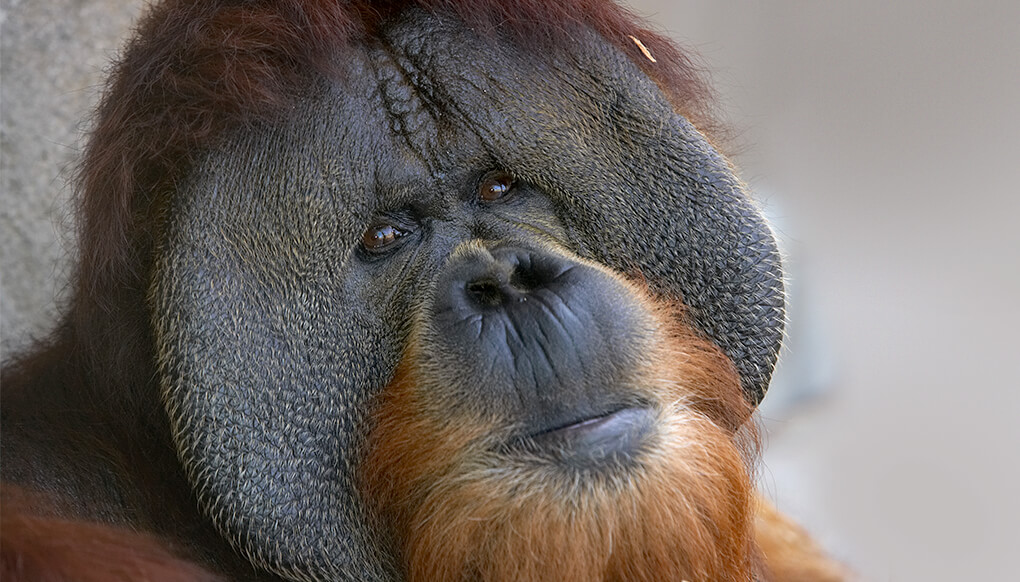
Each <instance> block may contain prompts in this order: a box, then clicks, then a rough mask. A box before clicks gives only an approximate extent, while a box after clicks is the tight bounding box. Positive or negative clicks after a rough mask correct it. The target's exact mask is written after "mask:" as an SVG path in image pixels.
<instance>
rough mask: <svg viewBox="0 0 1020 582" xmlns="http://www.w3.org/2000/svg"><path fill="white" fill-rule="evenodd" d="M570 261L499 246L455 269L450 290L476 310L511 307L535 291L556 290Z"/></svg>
mask: <svg viewBox="0 0 1020 582" xmlns="http://www.w3.org/2000/svg"><path fill="white" fill-rule="evenodd" d="M571 265H572V263H571V262H569V261H567V260H565V259H564V258H563V257H559V256H555V255H550V254H546V253H539V252H535V251H530V250H525V249H520V248H514V247H500V248H497V249H495V250H492V251H490V252H488V253H483V254H482V256H481V257H479V258H478V260H475V261H466V262H465V263H464V264H463V265H462V266H460V268H458V269H456V271H457V272H455V273H452V274H451V275H452V276H451V277H450V289H449V293H451V295H457V294H462V298H463V301H464V307H468V308H470V309H474V310H477V311H478V312H486V311H491V310H513V309H515V308H517V307H516V306H517V305H518V304H521V303H526V302H527V301H528V299H529V298H530V297H533V295H534V294H535V293H536V292H540V291H543V290H545V291H554V292H555V291H557V287H560V286H562V285H563V284H566V283H567V281H566V280H565V279H564V275H565V274H567V273H568V272H569V271H570V269H571ZM522 307H523V306H522Z"/></svg>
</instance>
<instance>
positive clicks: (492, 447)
mask: <svg viewBox="0 0 1020 582" xmlns="http://www.w3.org/2000/svg"><path fill="white" fill-rule="evenodd" d="M635 293H639V291H637V290H635ZM644 301H645V303H646V304H648V305H649V306H650V311H652V312H653V313H658V314H659V315H660V317H659V321H660V323H661V324H662V327H663V330H670V329H673V331H660V335H661V336H662V341H661V342H660V345H659V346H658V348H657V349H658V350H659V353H657V354H652V357H650V358H649V362H656V363H655V364H650V365H649V367H648V369H647V370H642V371H641V374H640V375H641V377H642V378H643V381H642V382H640V385H642V386H648V387H649V388H646V389H647V391H648V394H646V396H651V397H652V398H653V399H654V401H656V402H657V403H658V408H659V422H658V429H657V433H656V434H655V435H654V436H653V437H652V439H651V441H652V442H651V443H650V444H649V446H648V447H647V450H645V451H643V452H642V454H641V456H640V457H639V459H638V462H637V463H636V465H635V466H634V467H632V468H630V469H628V470H627V471H610V472H594V471H593V472H590V473H588V474H584V475H578V474H576V473H571V472H568V471H564V470H563V469H562V467H556V466H553V464H552V463H551V462H550V461H545V460H543V459H541V458H530V457H528V456H526V455H521V454H516V453H515V454H512V455H511V454H507V453H504V452H500V448H499V444H500V443H501V442H502V440H501V439H503V438H505V430H504V429H503V428H501V427H503V426H504V425H505V424H506V423H505V422H500V421H499V419H492V418H472V417H469V416H471V415H470V414H469V413H464V414H462V415H461V416H459V417H458V416H456V415H455V416H454V417H451V415H450V412H449V407H447V406H445V405H444V403H442V402H439V401H437V400H441V399H442V396H441V394H442V386H441V384H440V382H441V380H440V379H436V378H423V377H421V376H422V373H421V369H420V368H419V367H418V366H417V365H416V363H415V362H416V359H417V356H416V355H415V354H414V353H410V354H408V355H407V357H405V359H404V363H403V364H402V365H401V368H400V370H399V371H398V374H397V376H396V378H395V380H394V381H393V382H392V384H391V385H390V386H389V387H388V389H387V390H386V391H385V393H384V395H383V397H382V401H381V403H380V405H379V408H378V411H377V413H376V422H377V424H376V427H375V429H374V431H373V432H372V435H371V439H370V441H371V444H370V448H369V452H368V459H367V460H366V462H365V464H364V466H365V467H366V468H367V469H366V473H365V475H364V488H365V497H366V498H367V499H369V500H371V503H373V505H374V507H375V509H376V511H377V512H378V514H379V516H380V518H381V519H382V520H383V521H384V522H385V524H386V527H387V528H388V530H389V531H390V532H392V537H393V540H392V541H393V543H394V545H395V546H396V549H397V551H398V554H400V555H402V556H403V560H404V566H405V568H406V573H407V576H408V579H409V580H411V581H412V582H414V581H426V580H428V581H437V582H441V581H463V580H486V581H500V580H515V581H523V582H529V581H536V582H537V581H539V580H565V581H570V580H585V581H597V580H607V581H611V580H615V581H624V580H628V581H634V580H648V581H653V580H654V581H667V580H676V581H680V580H690V581H693V580H734V581H737V580H763V579H766V577H767V576H766V574H765V572H764V569H763V566H762V564H761V563H760V560H759V558H758V551H757V549H756V544H755V541H754V536H753V527H754V515H753V488H752V485H751V477H750V471H749V467H748V461H749V459H750V458H751V457H752V455H750V454H747V452H748V450H752V451H753V450H754V448H755V446H754V445H755V439H754V435H753V430H751V429H750V428H748V427H750V426H751V425H750V423H747V422H746V421H747V420H748V417H749V414H750V409H749V406H748V405H747V403H746V402H745V400H744V399H743V397H742V393H741V391H740V385H739V380H738V378H737V375H736V372H735V370H734V369H733V367H732V365H731V364H730V363H729V361H728V360H727V359H726V358H725V356H723V355H722V354H721V353H720V352H719V350H718V349H717V348H716V347H715V346H714V345H712V344H710V343H709V342H707V341H705V340H703V339H701V338H699V337H697V336H695V335H694V333H693V332H691V331H689V330H688V329H687V328H686V327H682V326H680V325H678V324H673V323H670V322H675V321H678V320H677V319H676V318H675V317H667V315H668V314H672V313H673V311H674V310H672V309H669V308H662V307H656V306H654V305H653V303H652V302H651V300H644ZM415 344H416V342H412V345H415ZM634 389H635V390H642V388H638V387H634ZM437 394H438V396H437ZM444 409H445V414H441V413H440V411H441V410H444Z"/></svg>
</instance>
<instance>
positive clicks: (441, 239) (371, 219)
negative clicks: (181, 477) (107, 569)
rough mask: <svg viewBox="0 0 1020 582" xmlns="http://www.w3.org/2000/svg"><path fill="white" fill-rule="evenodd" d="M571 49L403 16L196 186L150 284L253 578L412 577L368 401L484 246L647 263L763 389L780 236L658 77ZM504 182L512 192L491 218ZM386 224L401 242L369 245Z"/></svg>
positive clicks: (592, 42) (612, 53)
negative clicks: (374, 517)
mask: <svg viewBox="0 0 1020 582" xmlns="http://www.w3.org/2000/svg"><path fill="white" fill-rule="evenodd" d="M412 21H413V25H412ZM572 36H573V37H574V40H575V43H574V44H573V45H571V46H570V47H567V48H559V49H556V50H550V51H548V52H543V53H541V54H535V53H525V52H523V51H521V50H520V49H518V48H515V46H514V45H513V44H512V43H510V42H508V41H507V40H506V39H502V38H500V37H499V36H497V35H479V34H476V33H475V32H473V31H472V30H470V29H468V28H466V27H465V26H464V25H462V24H460V23H458V22H456V21H453V20H448V19H444V18H442V17H437V16H433V15H426V14H423V13H420V14H411V15H409V16H407V17H405V18H404V19H403V20H400V21H398V22H395V23H391V24H390V25H388V26H387V27H386V28H385V29H384V30H383V34H382V40H381V41H376V42H373V43H372V44H370V45H368V46H363V47H361V48H358V49H356V50H353V51H350V52H348V53H345V54H344V56H343V59H344V62H343V63H341V68H342V70H343V74H342V75H341V76H340V77H339V78H337V79H321V78H320V79H309V82H308V86H307V94H306V97H305V98H304V99H303V100H302V101H301V102H300V103H299V105H298V106H297V107H295V108H294V109H293V110H292V111H289V112H288V114H287V115H286V118H285V119H284V120H283V121H282V122H279V123H275V124H273V125H259V126H251V127H246V128H243V129H242V130H240V131H237V132H235V133H234V134H233V135H232V136H231V137H230V139H229V140H227V143H225V144H224V145H223V147H222V148H220V149H218V150H216V151H214V152H209V153H207V154H206V155H205V157H204V158H203V159H202V161H201V162H200V163H199V164H197V165H196V167H195V169H194V171H193V172H192V174H191V175H190V176H188V178H187V179H186V180H185V181H184V182H182V184H181V185H180V190H179V193H178V194H179V195H177V196H175V198H174V203H173V208H171V209H170V212H169V216H170V217H171V218H170V219H169V224H168V227H167V230H166V232H165V233H164V236H163V239H162V241H161V243H160V246H161V254H160V257H161V258H160V261H159V264H158V265H157V271H156V277H155V280H154V283H153V286H152V289H151V302H152V313H153V314H154V315H153V325H154V330H155V340H156V346H157V351H158V358H159V365H160V374H161V378H162V386H163V398H164V401H165V405H166V406H167V409H168V410H169V413H170V416H171V421H172V425H173V431H174V435H175V439H176V445H177V449H178V454H179V457H180V459H181V460H182V462H183V463H184V465H185V467H186V469H187V471H188V475H189V479H190V480H191V482H192V484H193V486H194V487H195V489H196V490H197V491H198V492H199V500H200V504H201V505H202V507H203V509H204V511H205V512H206V513H207V514H208V515H209V516H210V517H211V518H212V520H213V521H214V522H215V524H216V526H217V528H218V529H219V530H220V531H221V532H222V534H223V535H224V536H225V537H227V538H228V539H230V540H231V541H232V543H233V544H234V545H235V547H237V548H238V549H239V550H241V551H242V552H244V553H245V554H246V555H247V556H248V557H249V559H251V560H252V561H254V562H255V563H257V564H261V565H263V566H265V567H267V568H269V569H270V570H273V571H275V572H277V573H280V574H282V575H285V576H288V577H292V578H295V579H327V578H328V579H350V580H382V579H392V578H394V577H396V575H395V571H396V566H395V565H394V563H393V562H394V560H393V558H392V555H391V552H389V551H388V550H387V549H386V548H384V547H383V542H382V541H381V540H380V539H377V537H376V536H374V535H373V534H372V533H370V532H373V531H376V529H377V528H375V527H372V526H371V525H370V524H369V520H370V519H371V518H370V516H369V515H368V512H367V511H366V509H365V506H364V503H363V500H362V499H361V498H360V497H359V495H360V494H359V491H358V471H357V467H358V463H359V460H360V458H361V455H362V454H363V451H364V444H365V438H366V434H367V433H368V431H369V430H370V428H371V427H370V426H369V424H370V423H369V415H370V412H371V406H372V402H373V399H374V398H375V396H376V395H377V394H378V393H379V391H380V390H382V389H383V388H384V387H385V385H386V384H387V382H388V381H389V379H390V378H391V377H392V374H393V371H394V369H395V367H396V365H397V363H398V361H399V359H400V357H401V354H402V353H403V351H404V350H405V348H406V342H407V341H408V337H409V330H410V328H411V326H412V325H413V323H414V317H415V314H416V313H418V312H420V311H421V310H422V309H423V307H424V306H426V305H429V304H431V302H433V301H434V300H435V297H436V293H437V290H436V287H437V284H438V281H439V279H440V274H441V273H443V272H444V269H446V268H447V261H448V258H449V256H450V253H451V252H452V251H453V249H454V248H456V247H457V246H458V245H460V244H463V243H465V242H468V241H472V240H479V241H487V242H488V243H492V244H495V243H504V244H509V245H512V246H515V247H516V248H524V249H539V248H541V249H549V248H552V249H561V250H562V251H563V254H572V255H576V256H577V257H581V258H583V259H585V260H588V261H593V262H596V263H600V264H603V265H606V266H607V267H608V268H610V269H613V270H616V271H620V272H624V273H640V274H641V275H642V276H643V278H644V279H645V281H646V282H647V284H648V285H649V287H650V289H651V290H652V291H653V292H655V293H657V294H660V295H663V296H666V297H672V298H679V299H680V300H682V301H683V302H684V303H685V304H686V305H687V306H688V307H689V309H690V311H689V317H690V318H691V321H692V323H693V325H694V326H695V327H697V328H698V329H700V330H701V331H703V332H704V333H705V334H706V336H708V337H709V338H711V339H712V340H714V341H715V342H716V343H717V344H718V345H719V346H720V347H721V348H722V349H723V350H724V351H725V352H726V354H727V355H728V356H729V357H730V358H731V359H732V360H733V361H734V363H735V364H736V366H737V368H738V370H739V372H740V374H741V379H742V385H743V388H744V389H745V391H746V393H747V397H748V398H749V399H750V400H752V401H755V402H757V401H758V400H760V398H761V397H762V395H763V394H764V391H765V389H766V387H767V384H768V379H769V376H770V374H771V371H772V367H773V365H774V363H775V358H776V353H777V351H778V348H779V343H780V339H781V335H782V322H783V290H782V282H781V272H780V264H779V255H778V253H777V251H776V247H775V243H774V241H773V237H772V235H771V233H770V231H769V229H768V227H767V225H766V224H765V223H764V222H763V220H762V219H761V217H760V216H759V213H758V211H757V210H756V209H755V207H754V206H753V204H752V203H751V202H750V201H749V200H748V198H747V195H746V193H745V192H744V190H743V188H742V185H741V183H740V182H739V180H738V179H737V178H736V177H735V175H734V173H733V170H732V168H731V166H730V165H729V163H728V162H727V161H726V160H725V159H724V158H723V157H722V156H721V155H720V154H719V153H717V152H716V151H715V150H714V149H713V148H712V146H711V145H710V144H709V143H708V142H707V141H706V140H705V138H704V137H703V136H702V135H701V134H700V133H699V132H698V131H697V130H696V129H695V128H694V127H693V126H692V125H691V124H690V123H688V122H687V121H686V120H685V119H684V118H683V117H681V116H679V115H678V114H676V113H675V112H674V111H673V110H672V109H671V107H670V105H669V104H668V103H667V102H666V100H665V98H664V97H663V95H662V93H661V91H660V90H659V88H658V87H657V86H656V85H655V84H654V83H653V82H652V81H651V80H650V79H648V78H647V77H646V76H645V75H644V74H643V73H642V72H641V71H640V70H639V69H638V68H637V67H636V66H635V65H634V64H633V63H632V62H631V61H629V60H628V59H627V58H626V57H625V56H624V55H623V54H621V53H620V52H619V51H618V50H617V49H615V48H614V47H613V46H611V45H610V44H609V43H607V42H606V41H604V40H602V39H601V38H599V37H597V36H596V35H595V34H593V33H590V32H587V31H580V30H579V31H577V32H576V34H573V35H572ZM494 170H502V171H505V172H507V173H508V174H510V175H512V176H513V177H514V179H515V180H516V183H517V192H516V193H515V196H514V198H513V200H510V201H508V202H507V203H505V204H500V205H493V206H482V205H479V204H478V203H477V200H476V199H475V195H476V192H477V184H478V181H479V180H480V179H481V178H482V177H483V176H485V175H486V174H487V173H488V172H491V171H494ZM379 223H385V224H390V225H393V226H395V227H398V228H399V229H400V231H401V232H402V233H405V234H404V236H402V237H401V238H400V240H399V243H398V244H396V245H395V246H394V247H393V248H391V249H387V250H386V251H385V252H383V253H372V252H369V251H366V249H365V248H363V245H362V234H363V233H364V232H365V230H366V229H367V228H369V227H371V226H373V225H376V224H379ZM590 351H592V352H594V351H597V350H596V349H595V348H591V349H590ZM579 353H581V352H579ZM584 353H585V354H587V356H591V355H592V354H588V353H587V352H584ZM587 356H585V357H587ZM479 357H486V356H484V354H483V355H479ZM592 357H594V356H592ZM621 357H623V356H621ZM564 365H566V364H564ZM580 366H581V368H584V367H585V366H584V364H583V363H582V364H580Z"/></svg>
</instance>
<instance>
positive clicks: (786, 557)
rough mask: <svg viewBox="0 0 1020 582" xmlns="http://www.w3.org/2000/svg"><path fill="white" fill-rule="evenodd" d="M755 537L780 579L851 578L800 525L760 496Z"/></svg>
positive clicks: (820, 581) (831, 581)
mask: <svg viewBox="0 0 1020 582" xmlns="http://www.w3.org/2000/svg"><path fill="white" fill-rule="evenodd" d="M757 514H758V515H757V519H756V525H755V538H756V540H757V542H758V545H759V547H760V548H761V551H762V555H763V556H764V557H765V560H766V561H767V562H768V566H769V571H770V572H771V573H772V579H773V580H776V581H777V582H779V581H781V582H840V581H842V580H847V579H849V578H850V574H849V573H848V572H847V570H846V569H845V568H844V567H843V566H841V565H840V564H837V563H835V562H833V561H832V560H831V559H829V557H828V556H826V555H825V553H824V552H823V551H822V549H821V548H820V547H818V544H816V543H815V542H814V540H812V539H811V537H810V536H809V535H808V534H807V532H805V531H804V530H803V529H802V528H801V527H800V526H798V525H797V524H795V523H793V522H792V521H790V519H789V518H787V517H786V516H784V515H783V514H781V513H779V511H777V510H776V508H775V506H773V505H772V504H771V503H769V502H768V501H766V500H764V499H759V500H758V507H757Z"/></svg>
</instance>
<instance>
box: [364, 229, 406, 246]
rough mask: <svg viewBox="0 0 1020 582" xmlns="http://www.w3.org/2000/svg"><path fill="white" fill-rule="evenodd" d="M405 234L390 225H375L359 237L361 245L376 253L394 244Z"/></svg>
mask: <svg viewBox="0 0 1020 582" xmlns="http://www.w3.org/2000/svg"><path fill="white" fill-rule="evenodd" d="M405 234H406V233H405V232H404V231H402V230H400V229H399V228H397V227H395V226H393V225H392V224H377V225H375V226H372V227H370V228H369V229H368V230H366V231H365V233H364V234H362V235H361V244H363V245H365V248H366V249H368V250H370V251H377V250H380V249H383V248H385V247H387V246H389V245H391V244H393V243H395V242H396V241H397V239H399V238H400V237H402V236H404V235H405Z"/></svg>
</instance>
